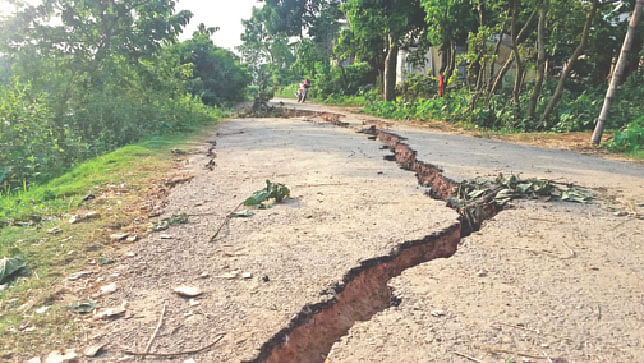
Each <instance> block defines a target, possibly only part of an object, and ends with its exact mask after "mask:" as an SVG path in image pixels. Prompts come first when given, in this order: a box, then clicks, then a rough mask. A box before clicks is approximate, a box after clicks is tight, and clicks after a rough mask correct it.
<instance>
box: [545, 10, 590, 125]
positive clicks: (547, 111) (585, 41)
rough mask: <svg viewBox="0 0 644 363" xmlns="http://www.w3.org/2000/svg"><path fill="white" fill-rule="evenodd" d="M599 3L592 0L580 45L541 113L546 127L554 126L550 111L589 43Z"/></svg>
mask: <svg viewBox="0 0 644 363" xmlns="http://www.w3.org/2000/svg"><path fill="white" fill-rule="evenodd" d="M598 5H599V2H598V0H592V3H591V8H590V11H589V12H588V16H587V17H586V22H585V23H584V30H583V31H582V34H581V40H580V41H579V45H578V46H577V48H576V49H575V51H574V52H573V53H572V55H571V56H570V59H568V62H567V63H566V65H565V66H564V67H563V70H562V71H561V75H560V76H559V82H558V83H557V88H556V89H555V93H554V94H553V95H552V98H551V99H550V102H548V105H547V106H546V109H545V110H544V111H543V114H542V115H541V123H542V124H543V126H544V127H545V128H549V126H552V124H551V122H550V121H549V120H548V118H549V116H550V113H551V112H552V111H553V109H554V108H555V106H556V105H557V102H559V99H560V98H561V94H562V93H563V88H564V84H565V82H566V79H567V78H568V76H569V75H570V72H571V71H572V69H573V68H574V66H575V64H576V63H577V61H578V60H579V57H580V56H581V54H582V53H583V51H584V49H585V48H586V44H588V36H589V34H590V26H591V25H592V23H593V19H594V17H595V13H596V12H597V7H598Z"/></svg>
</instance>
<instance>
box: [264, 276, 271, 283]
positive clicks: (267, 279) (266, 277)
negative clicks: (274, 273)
mask: <svg viewBox="0 0 644 363" xmlns="http://www.w3.org/2000/svg"><path fill="white" fill-rule="evenodd" d="M270 280H271V279H270V278H269V277H268V275H264V276H262V281H264V282H269V281H270Z"/></svg>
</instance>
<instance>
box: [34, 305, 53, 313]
mask: <svg viewBox="0 0 644 363" xmlns="http://www.w3.org/2000/svg"><path fill="white" fill-rule="evenodd" d="M49 308H51V306H41V307H39V308H38V309H36V314H44V313H45V312H46V311H47V310H49Z"/></svg>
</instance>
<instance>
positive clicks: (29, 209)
mask: <svg viewBox="0 0 644 363" xmlns="http://www.w3.org/2000/svg"><path fill="white" fill-rule="evenodd" d="M214 116H217V115H213V117H214ZM220 116H221V115H219V116H218V117H220ZM198 125H199V124H197V123H195V124H193V129H197V126H198ZM191 132H192V131H191ZM185 136H186V134H185V133H175V134H170V135H164V136H154V137H148V138H146V139H145V140H143V141H140V142H138V143H136V144H131V145H127V146H124V147H121V148H119V149H117V150H115V151H112V152H110V153H107V154H104V155H102V156H98V157H94V158H92V159H90V160H87V161H84V162H82V163H80V164H79V165H77V166H75V167H73V168H72V169H71V170H69V171H67V172H65V173H64V174H63V175H61V176H59V177H56V178H55V179H52V180H50V181H48V182H46V183H43V184H41V185H36V186H32V187H31V188H29V189H28V191H26V192H24V191H22V190H19V191H15V192H12V193H9V194H8V195H7V194H6V193H5V194H4V195H1V196H0V227H2V221H3V220H4V221H6V222H7V223H11V222H16V221H25V222H26V221H30V220H32V221H33V220H35V221H38V220H40V219H42V217H43V216H47V215H52V214H59V213H63V212H66V211H69V210H70V209H72V208H76V207H78V206H79V205H80V204H81V203H82V199H83V196H85V195H86V194H87V192H88V191H89V190H92V189H94V190H95V189H97V188H101V186H102V185H103V184H104V183H106V182H108V181H109V182H110V183H127V182H128V175H129V171H130V169H131V167H132V165H133V164H141V163H142V164H145V163H148V164H150V165H151V166H153V165H154V164H152V163H151V162H150V160H149V159H150V158H152V157H153V156H157V155H159V154H163V153H168V154H169V153H170V148H171V146H172V145H175V144H177V143H178V142H179V140H182V139H184V138H185ZM151 170H153V169H151Z"/></svg>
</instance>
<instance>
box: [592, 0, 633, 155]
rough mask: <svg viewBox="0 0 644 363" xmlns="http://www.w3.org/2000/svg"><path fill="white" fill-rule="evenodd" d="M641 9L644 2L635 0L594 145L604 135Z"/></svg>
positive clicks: (593, 138)
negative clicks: (605, 124)
mask: <svg viewBox="0 0 644 363" xmlns="http://www.w3.org/2000/svg"><path fill="white" fill-rule="evenodd" d="M642 7H644V0H637V1H636V2H635V9H634V10H633V14H632V15H631V21H630V23H629V24H628V30H627V31H626V37H625V38H624V44H622V50H621V51H620V53H619V58H618V59H617V66H616V67H615V73H614V74H613V77H612V78H611V80H610V85H609V86H608V91H606V97H605V98H604V105H603V106H602V110H601V112H600V113H599V119H598V120H597V125H595V131H594V132H593V137H592V139H591V142H592V143H593V144H595V145H597V144H599V142H600V141H601V139H602V134H603V133H604V123H605V122H606V120H608V111H609V110H610V106H611V104H612V102H613V97H615V92H616V90H617V86H618V85H619V83H620V81H621V80H622V78H623V76H624V70H625V69H626V63H628V60H627V58H628V52H629V51H630V49H631V46H632V43H633V38H634V37H635V31H636V30H635V29H636V28H637V23H638V22H639V19H640V16H641V13H642Z"/></svg>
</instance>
